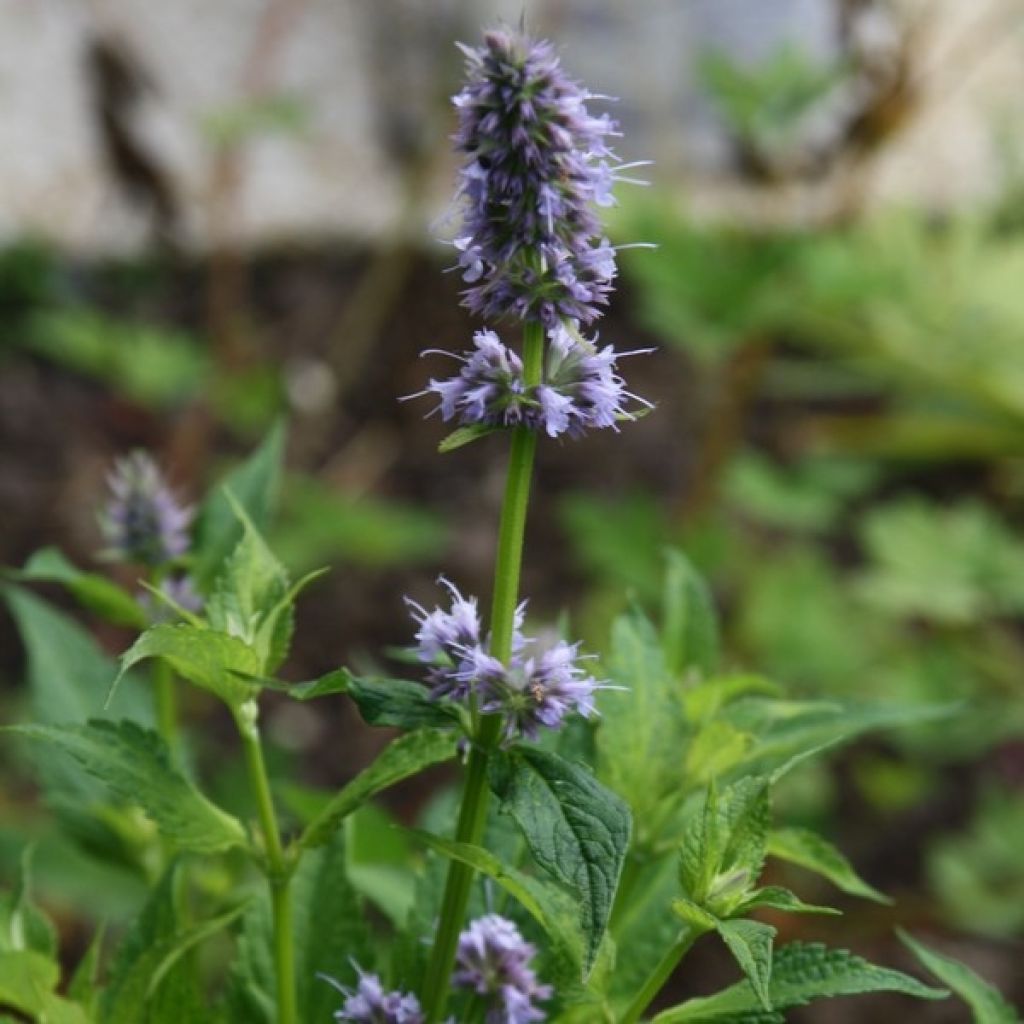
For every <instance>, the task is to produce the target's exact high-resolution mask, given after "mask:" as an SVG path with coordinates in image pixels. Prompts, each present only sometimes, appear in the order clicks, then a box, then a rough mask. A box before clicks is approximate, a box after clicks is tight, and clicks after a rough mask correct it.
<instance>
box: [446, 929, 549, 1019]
mask: <svg viewBox="0 0 1024 1024" xmlns="http://www.w3.org/2000/svg"><path fill="white" fill-rule="evenodd" d="M535 952H536V950H535V949H534V948H533V946H532V945H531V944H530V943H529V942H527V941H526V940H525V939H524V938H523V936H522V935H521V934H520V932H519V929H518V928H517V927H516V926H515V924H514V923H513V922H512V921H510V920H508V918H505V917H501V916H500V915H498V914H488V915H487V916H486V917H479V918H477V919H476V920H475V921H473V922H471V923H470V925H469V927H467V928H466V929H465V930H464V931H463V932H462V934H461V935H460V936H459V945H458V950H457V952H456V955H455V964H456V970H455V974H454V976H453V978H452V981H453V983H454V984H455V985H457V986H459V987H461V988H467V989H470V990H471V991H473V992H475V993H476V994H477V995H480V996H489V997H490V998H491V1000H492V1005H491V1008H490V1009H489V1010H488V1013H487V1024H531V1022H533V1021H542V1020H545V1019H546V1016H547V1015H546V1014H545V1013H544V1011H543V1010H541V1009H539V1008H538V1007H536V1006H534V1000H539V1001H542V1000H545V999H549V998H550V997H551V994H552V988H551V986H550V985H541V984H540V983H539V982H538V981H537V975H536V974H535V973H534V971H533V968H532V967H531V966H530V961H531V960H532V959H533V956H534V953H535Z"/></svg>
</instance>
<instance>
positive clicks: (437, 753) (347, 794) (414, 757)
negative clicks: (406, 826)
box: [299, 729, 456, 848]
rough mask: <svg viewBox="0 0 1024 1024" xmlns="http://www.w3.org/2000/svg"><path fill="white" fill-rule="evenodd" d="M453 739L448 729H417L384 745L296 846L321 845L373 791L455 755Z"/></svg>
mask: <svg viewBox="0 0 1024 1024" xmlns="http://www.w3.org/2000/svg"><path fill="white" fill-rule="evenodd" d="M455 751H456V739H455V737H454V736H453V735H452V734H451V733H450V732H442V731H441V730H438V729H419V730H417V731H416V732H410V733H408V734H406V735H405V736H400V737H399V738H398V739H396V740H394V741H393V742H392V743H391V744H389V745H388V746H386V747H385V748H384V749H383V750H382V751H381V752H380V754H378V755H377V758H376V760H375V761H374V762H373V763H372V764H371V765H370V766H369V767H368V768H365V769H363V771H361V772H360V773H359V774H358V775H357V776H356V777H355V778H354V779H353V780H352V781H351V782H349V783H348V785H346V786H345V787H344V788H343V789H342V790H341V792H339V793H338V794H337V795H336V796H335V797H334V798H333V799H332V800H331V801H330V803H328V805H327V806H326V807H325V808H324V809H323V811H321V812H320V814H318V815H317V816H316V818H315V819H314V820H313V821H312V822H311V823H310V824H309V825H308V826H307V827H306V829H305V830H304V831H303V833H302V836H301V838H300V839H299V845H300V846H302V847H304V848H308V847H313V846H321V845H323V844H324V843H325V842H327V840H328V839H330V837H331V836H332V835H333V834H334V832H335V831H336V830H337V829H338V827H339V826H340V825H341V823H342V822H343V821H344V820H345V818H346V817H347V816H348V815H349V814H351V813H352V812H353V811H354V810H355V809H356V808H357V807H359V806H360V805H361V804H362V803H364V802H365V801H366V800H368V799H369V798H370V797H371V796H373V794H374V793H377V792H379V791H380V790H382V789H387V788H388V786H393V785H394V784H395V783H396V782H400V781H401V780H402V779H406V778H408V777H409V776H410V775H415V774H416V773H417V772H419V771H422V770H423V769H424V768H426V767H427V766H428V765H432V764H437V763H438V762H440V761H447V760H449V758H452V757H454V756H455Z"/></svg>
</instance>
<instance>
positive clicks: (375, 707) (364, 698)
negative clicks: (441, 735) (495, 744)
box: [348, 675, 459, 729]
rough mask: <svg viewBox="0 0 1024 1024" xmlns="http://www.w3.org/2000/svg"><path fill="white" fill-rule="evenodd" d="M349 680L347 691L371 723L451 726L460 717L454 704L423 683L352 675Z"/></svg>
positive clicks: (413, 726)
mask: <svg viewBox="0 0 1024 1024" xmlns="http://www.w3.org/2000/svg"><path fill="white" fill-rule="evenodd" d="M348 684H349V690H348V692H349V694H350V695H351V697H352V699H353V700H354V701H355V702H356V706H357V707H358V708H359V713H360V714H361V715H362V716H363V721H364V722H366V723H367V724H368V725H391V726H397V727H398V728H400V729H418V728H420V727H421V726H426V725H430V726H439V727H444V726H451V725H452V724H453V723H455V722H457V721H458V720H459V713H458V709H457V708H456V707H455V705H453V704H452V703H451V702H450V701H446V700H435V699H433V698H432V697H431V696H430V691H429V690H428V689H427V688H426V687H425V686H424V685H423V684H422V683H413V682H409V681H408V680H406V679H383V678H361V677H359V676H353V675H349V679H348Z"/></svg>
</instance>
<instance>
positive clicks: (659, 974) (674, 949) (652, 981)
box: [619, 927, 704, 1024]
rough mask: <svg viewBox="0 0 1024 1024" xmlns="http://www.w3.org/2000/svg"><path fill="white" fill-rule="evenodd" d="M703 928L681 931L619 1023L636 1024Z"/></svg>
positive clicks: (688, 928) (699, 935) (687, 928)
mask: <svg viewBox="0 0 1024 1024" xmlns="http://www.w3.org/2000/svg"><path fill="white" fill-rule="evenodd" d="M703 934H704V932H703V931H702V930H701V929H698V928H694V927H686V928H684V929H683V930H682V931H681V932H680V933H679V937H678V938H677V939H676V941H675V942H674V943H673V944H672V945H671V946H669V948H668V951H667V952H666V953H665V955H664V956H663V957H662V958H661V960H659V961H658V966H657V967H655V968H654V971H653V972H652V973H651V975H650V977H649V978H648V979H647V981H645V982H644V985H643V988H641V989H640V991H639V992H637V994H636V995H635V996H634V997H633V1001H632V1002H631V1003H630V1004H629V1006H628V1007H627V1009H626V1012H625V1013H624V1014H623V1015H622V1016H621V1017H620V1018H619V1024H636V1022H637V1021H638V1020H639V1019H640V1018H641V1017H642V1016H643V1014H644V1011H645V1010H646V1009H647V1007H648V1006H650V1005H651V1003H652V1002H654V997H655V996H656V995H657V994H658V993H659V992H660V991H661V990H662V988H664V986H665V982H666V981H668V979H669V978H670V977H671V976H672V972H673V971H674V970H675V969H676V968H677V967H678V966H679V961H680V960H682V959H683V957H684V956H686V954H687V953H688V952H689V950H690V947H691V946H692V945H693V944H694V943H695V942H696V941H697V939H699V938H700V937H701V935H703Z"/></svg>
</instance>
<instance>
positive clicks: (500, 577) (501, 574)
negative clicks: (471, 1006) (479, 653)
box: [423, 323, 544, 1024]
mask: <svg viewBox="0 0 1024 1024" xmlns="http://www.w3.org/2000/svg"><path fill="white" fill-rule="evenodd" d="M543 358H544V329H543V327H542V326H541V325H540V324H534V323H530V324H527V325H526V327H525V328H524V330H523V368H524V377H525V380H526V384H527V386H528V387H529V386H532V385H535V384H538V383H540V379H541V368H542V365H543ZM536 449H537V435H536V434H535V433H534V432H533V431H532V430H527V429H526V428H525V427H518V428H516V430H515V431H514V432H513V434H512V447H511V450H510V452H509V463H508V477H507V480H506V483H505V499H504V501H503V503H502V507H501V525H500V527H499V529H498V551H497V557H496V560H495V565H494V595H493V598H492V602H491V648H490V649H491V654H493V655H494V656H495V657H496V658H498V659H499V660H500V661H503V662H507V661H508V660H509V658H510V657H511V655H512V639H513V634H514V633H515V617H516V606H517V605H518V603H519V573H520V568H521V566H522V561H523V537H524V535H525V532H526V511H527V507H528V505H529V499H530V479H531V476H532V474H533V458H534V454H535V452H536ZM473 718H474V726H475V729H476V735H475V742H474V743H473V747H472V749H471V751H470V754H469V764H468V765H467V768H466V785H465V788H464V789H463V793H462V806H461V808H460V810H459V821H458V825H457V826H456V829H455V838H456V840H457V841H458V842H460V843H472V844H474V845H479V843H480V841H481V839H482V838H483V834H484V826H485V824H486V823H487V803H488V799H489V797H490V790H489V789H488V788H487V764H488V761H489V760H490V755H491V751H492V750H493V749H494V747H495V746H496V745H497V743H498V740H499V738H500V736H501V726H502V719H501V716H500V715H483V716H478V715H477V714H476V713H475V710H474V716H473ZM472 885H473V869H472V868H470V867H469V866H467V865H465V864H462V863H459V862H458V861H453V862H452V863H451V865H450V866H449V868H448V881H447V883H446V885H445V890H444V899H443V901H442V903H441V917H440V921H439V922H438V927H437V937H436V938H435V940H434V948H433V952H432V954H431V959H430V965H429V967H428V968H427V976H426V979H425V981H424V988H423V1003H424V1008H425V1010H426V1016H427V1024H436V1022H437V1021H439V1020H440V1019H441V1017H442V1015H443V1014H444V1008H445V1003H446V1002H447V999H448V982H449V978H450V976H451V973H452V967H453V965H454V963H455V950H456V947H457V945H458V941H459V932H460V931H461V930H462V926H463V924H464V922H465V919H466V906H467V904H468V903H469V894H470V890H471V888H472Z"/></svg>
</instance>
